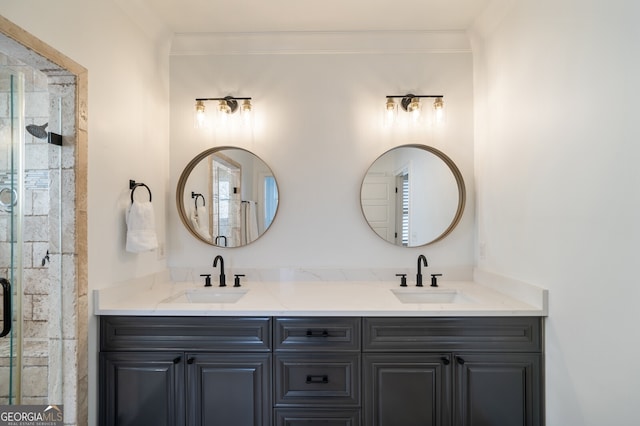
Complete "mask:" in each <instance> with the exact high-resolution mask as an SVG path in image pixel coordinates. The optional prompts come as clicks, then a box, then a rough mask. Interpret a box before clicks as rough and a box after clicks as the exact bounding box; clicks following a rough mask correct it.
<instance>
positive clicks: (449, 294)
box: [391, 287, 474, 304]
mask: <svg viewBox="0 0 640 426" xmlns="http://www.w3.org/2000/svg"><path fill="white" fill-rule="evenodd" d="M391 292H392V293H393V294H394V296H396V297H397V298H398V300H399V301H400V302H402V303H463V304H469V303H474V300H473V299H471V298H469V297H468V296H466V295H465V294H464V293H462V292H461V291H459V290H455V289H445V288H442V289H439V288H415V287H414V288H394V289H392V290H391Z"/></svg>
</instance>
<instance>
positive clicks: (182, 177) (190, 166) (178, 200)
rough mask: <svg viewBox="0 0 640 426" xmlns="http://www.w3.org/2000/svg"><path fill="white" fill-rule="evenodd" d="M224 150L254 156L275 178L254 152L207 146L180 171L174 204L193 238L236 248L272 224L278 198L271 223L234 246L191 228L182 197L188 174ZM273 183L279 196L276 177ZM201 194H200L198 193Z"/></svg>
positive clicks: (263, 232) (235, 148)
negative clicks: (209, 239) (223, 243)
mask: <svg viewBox="0 0 640 426" xmlns="http://www.w3.org/2000/svg"><path fill="white" fill-rule="evenodd" d="M225 150H234V151H241V152H244V153H246V154H249V155H252V156H253V157H255V158H256V159H257V160H259V161H261V162H262V163H263V164H264V166H265V168H266V169H267V170H268V171H269V172H270V175H271V176H273V177H274V179H275V175H274V174H273V171H272V170H271V168H270V167H269V165H268V164H267V163H266V162H265V161H264V160H262V159H261V158H260V157H258V156H257V155H256V154H254V153H253V152H251V151H249V150H246V149H244V148H239V147H237V146H218V147H214V148H209V149H207V150H205V151H203V152H201V153H200V154H198V155H196V156H195V157H194V158H193V159H192V160H191V161H190V162H189V163H188V164H187V165H186V167H185V168H184V170H183V171H182V173H181V175H180V178H179V179H178V185H177V188H176V206H177V208H178V216H180V220H181V221H182V224H183V225H184V226H185V228H186V229H187V230H188V231H189V233H190V234H191V235H193V236H194V237H195V238H197V239H198V240H200V241H202V242H204V243H206V244H209V245H212V246H214V247H220V248H238V247H244V246H246V245H249V244H251V243H253V242H255V241H257V240H258V239H260V237H262V236H263V235H264V234H265V233H266V232H267V231H268V230H269V228H271V225H273V221H274V220H275V218H276V216H277V215H278V209H279V207H280V202H279V200H278V205H277V207H276V210H275V212H274V214H273V219H272V221H271V223H270V224H269V226H268V227H266V228H265V229H264V230H263V231H262V232H259V234H258V236H257V237H256V238H255V239H253V240H251V241H249V242H247V243H244V244H239V245H235V246H222V245H218V244H216V243H215V240H214V239H213V238H212V240H211V241H208V240H206V239H205V238H204V237H203V236H202V235H201V234H200V233H199V232H197V230H195V229H194V228H193V226H192V225H191V221H190V219H189V212H188V210H187V208H186V205H185V202H184V197H185V195H184V194H185V188H186V185H187V181H188V179H189V176H190V175H191V172H193V170H194V169H195V168H196V166H198V165H199V164H200V162H201V161H204V160H206V159H207V158H209V157H210V156H212V155H215V154H217V155H219V156H221V157H224V151H225ZM275 183H276V188H277V189H278V196H279V186H278V183H277V179H275ZM199 195H201V194H199ZM194 202H195V201H194Z"/></svg>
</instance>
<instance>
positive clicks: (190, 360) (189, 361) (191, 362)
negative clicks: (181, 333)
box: [187, 358, 196, 365]
mask: <svg viewBox="0 0 640 426" xmlns="http://www.w3.org/2000/svg"><path fill="white" fill-rule="evenodd" d="M194 362H196V359H195V358H189V359H187V364H189V365H191V364H193V363H194Z"/></svg>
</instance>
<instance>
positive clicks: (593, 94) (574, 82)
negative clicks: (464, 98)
mask: <svg viewBox="0 0 640 426" xmlns="http://www.w3.org/2000/svg"><path fill="white" fill-rule="evenodd" d="M501 3H503V5H502V6H503V7H497V8H496V9H493V10H492V11H491V12H490V13H489V15H487V16H485V18H486V19H483V20H481V21H480V23H479V24H480V25H479V26H478V27H477V31H478V33H477V34H475V36H474V58H475V61H474V68H475V84H476V89H475V94H476V99H475V100H476V134H475V146H476V184H477V194H478V201H477V207H478V209H477V211H478V214H477V234H478V235H477V238H478V266H479V267H480V268H483V269H487V270H490V271H494V272H498V273H501V274H503V275H508V276H512V277H515V278H518V279H521V280H523V281H527V282H531V283H535V284H539V285H541V286H543V287H546V288H548V289H549V290H550V292H549V296H550V314H549V318H548V321H547V326H546V351H547V354H546V355H547V356H546V393H547V397H546V405H547V416H546V417H547V425H549V426H566V425H587V426H588V425H593V426H601V425H616V426H626V425H629V426H631V425H637V424H638V421H639V419H640V415H639V414H638V410H637V400H638V398H637V397H638V388H637V386H638V378H640V367H639V365H640V364H639V363H638V362H637V360H638V359H639V358H640V340H639V339H638V330H637V323H638V321H640V318H639V317H638V314H637V312H638V300H640V287H639V286H638V285H637V283H638V271H637V259H636V257H637V254H638V246H639V244H640V226H638V219H639V218H640V191H639V190H638V187H639V184H640V172H639V171H638V170H639V169H638V160H639V159H640V144H638V140H639V139H640V128H639V127H638V124H637V121H638V120H637V110H638V108H637V99H638V94H640V81H639V80H638V75H640V59H639V56H638V55H637V52H636V49H637V45H638V40H640V27H639V26H638V21H637V20H638V17H639V16H640V4H638V3H637V2H629V1H622V0H612V1H606V2H605V1H598V0H579V1H578V0H563V1H562V2H558V1H557V0H535V1H534V0H527V1H517V2H509V1H507V2H501ZM496 6H498V3H496ZM501 18H503V19H501Z"/></svg>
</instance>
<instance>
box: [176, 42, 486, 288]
mask: <svg viewBox="0 0 640 426" xmlns="http://www.w3.org/2000/svg"><path fill="white" fill-rule="evenodd" d="M438 36H439V37H442V34H439V35H438ZM239 37H240V38H242V36H239ZM249 37H250V36H249ZM270 37H271V38H270ZM359 37H362V36H361V35H359V34H329V35H323V34H311V35H310V34H304V35H303V34H286V35H285V34H279V35H275V36H274V35H270V36H266V35H265V36H263V37H261V38H260V40H261V43H263V44H262V45H261V46H268V47H266V48H263V47H261V46H259V47H258V48H257V50H258V51H256V50H253V51H252V53H251V54H246V53H238V51H236V50H234V47H235V45H234V44H233V43H237V44H239V45H242V46H246V45H250V44H251V43H250V42H251V40H249V41H247V40H244V39H242V40H241V41H240V42H238V40H237V39H234V40H232V42H230V45H224V43H221V42H220V38H218V37H215V36H211V37H209V38H207V37H199V38H196V41H197V43H198V46H197V47H198V48H197V49H196V50H197V51H196V52H195V53H194V54H191V51H190V50H189V49H188V48H186V47H185V46H187V45H189V46H191V44H190V42H193V40H189V39H188V38H187V40H185V39H184V38H181V37H177V38H176V39H175V40H174V47H173V55H172V57H171V186H172V187H175V185H176V184H177V181H178V178H179V176H180V173H181V171H182V169H183V168H184V167H185V165H186V164H187V163H188V161H189V160H190V159H191V158H193V157H194V156H195V155H196V154H198V153H200V152H201V151H203V150H205V149H206V148H209V147H211V146H214V145H237V146H241V147H243V148H246V149H248V150H250V151H252V152H254V153H255V154H256V155H258V156H259V157H261V158H262V159H263V160H264V161H265V162H266V163H267V164H268V165H269V166H270V167H271V169H272V170H273V172H274V174H275V177H276V179H277V181H278V184H279V189H280V205H279V209H278V213H277V216H276V218H275V220H274V222H273V225H272V227H271V228H270V229H269V230H268V232H267V233H266V234H265V235H264V236H263V237H262V238H260V239H259V240H258V241H256V242H254V243H253V244H251V245H249V246H246V247H243V248H238V249H220V248H215V247H211V246H207V245H206V244H204V243H201V242H199V241H197V240H195V239H194V238H193V237H192V236H191V235H190V234H189V233H188V232H187V231H186V230H185V229H184V227H183V226H182V223H181V222H180V220H179V218H178V216H177V212H176V209H175V208H170V214H169V228H170V244H169V264H170V266H181V267H193V268H202V269H203V271H211V262H212V259H213V257H214V256H215V255H216V254H222V255H223V256H224V257H225V261H226V262H227V264H228V265H230V268H231V269H232V270H233V269H235V270H242V268H253V267H255V268H278V267H310V268H323V267H328V268H334V267H345V268H363V267H404V268H413V267H414V265H415V262H416V257H417V255H418V254H419V253H424V254H425V255H426V256H427V258H428V259H429V264H430V265H432V267H433V268H435V269H434V270H436V269H438V268H441V267H451V266H454V267H458V266H462V267H471V266H472V264H473V214H474V213H473V191H469V200H468V202H469V204H468V205H467V209H466V211H465V213H464V217H463V220H462V222H461V223H460V225H459V227H458V228H457V229H456V230H454V232H453V233H452V234H451V235H450V237H448V238H446V239H445V240H443V241H441V242H438V243H435V244H433V245H430V246H427V247H423V248H415V249H407V248H400V247H395V246H393V245H391V244H389V243H387V242H385V241H383V240H382V239H381V238H379V237H378V236H377V235H376V234H375V233H374V232H373V231H372V230H371V229H370V228H369V226H368V224H367V223H366V221H365V220H364V217H363V215H362V212H361V208H360V201H359V200H360V184H361V182H362V179H363V177H364V175H365V173H366V171H367V169H368V167H369V166H370V165H371V163H372V162H373V161H374V160H375V159H376V158H377V157H378V156H379V155H381V154H382V153H383V152H385V151H386V150H388V149H389V148H391V147H392V146H396V145H399V144H404V143H416V142H418V143H423V144H426V145H432V146H435V147H436V148H438V149H441V150H443V151H444V152H446V153H447V154H448V155H449V156H450V157H451V158H452V159H453V161H455V162H456V163H457V164H458V166H459V167H460V169H461V170H462V173H463V175H464V178H465V179H466V183H467V185H468V187H469V189H471V188H473V186H474V184H473V129H472V124H473V116H472V106H473V104H472V92H473V89H472V57H471V53H470V50H469V46H468V44H465V45H464V46H462V47H461V48H456V49H452V48H447V49H444V53H436V52H439V49H438V48H437V47H435V48H434V47H429V48H425V49H418V51H415V52H411V49H407V47H408V45H407V44H402V43H398V44H394V43H395V42H390V43H389V44H388V45H385V48H384V49H381V48H380V44H378V41H377V39H375V37H371V39H372V40H374V41H373V42H371V44H370V45H369V44H366V42H364V43H360V42H361V39H360V38H359ZM377 37H379V35H377ZM413 37H416V35H413ZM419 37H420V36H419V35H418V36H417V37H416V38H419ZM427 37H430V36H427ZM465 39H466V38H465ZM354 40H357V41H358V43H360V44H358V43H352V42H353V41H354ZM386 41H387V42H388V40H386ZM403 41H404V39H403ZM354 44H358V46H357V47H356V48H353V49H352V47H351V46H353V45H354ZM220 45H223V47H220ZM318 45H322V48H321V49H318V48H317V46H318ZM290 46H296V48H295V50H287V49H288V48H289V47H290ZM344 46H349V48H347V49H344V50H343V47H344ZM369 46H373V47H374V48H373V49H369ZM409 47H410V46H409ZM440 47H443V46H440ZM251 49H256V47H255V45H251V46H250V49H245V52H247V51H249V50H251ZM283 50H284V51H283ZM403 51H408V52H409V53H401V52H403ZM390 52H391V53H390ZM409 91H413V92H415V93H419V94H443V95H444V96H445V104H446V108H447V114H448V115H447V117H448V121H447V122H446V124H445V126H444V127H443V128H441V129H440V130H438V131H428V130H427V129H424V130H423V131H422V133H420V134H419V135H417V134H415V133H413V134H409V133H407V132H406V131H398V132H396V133H395V134H393V135H392V134H390V133H389V131H388V130H385V129H383V128H382V124H383V123H382V112H383V106H384V103H385V96H386V95H393V94H406V93H408V92H409ZM229 94H231V95H235V96H251V97H253V103H254V106H255V114H256V117H255V119H256V126H255V130H254V138H253V140H251V139H249V140H247V139H242V138H238V139H235V138H217V139H216V138H214V137H213V136H212V135H211V134H210V133H207V132H206V131H205V132H203V131H202V130H199V129H194V126H193V122H194V119H193V111H194V104H195V101H194V99H195V98H198V97H220V96H226V95H229ZM208 107H209V108H215V103H212V104H208ZM400 113H401V114H406V113H404V112H400ZM248 278H249V279H250V277H248ZM389 278H390V279H393V278H394V277H393V276H390V277H389Z"/></svg>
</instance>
